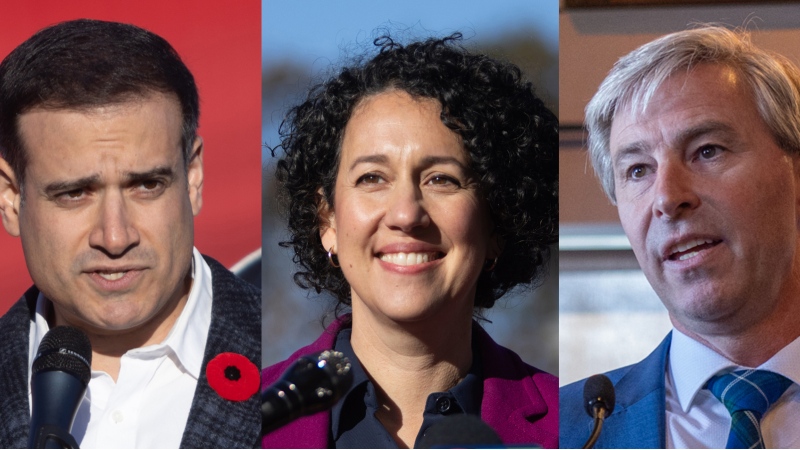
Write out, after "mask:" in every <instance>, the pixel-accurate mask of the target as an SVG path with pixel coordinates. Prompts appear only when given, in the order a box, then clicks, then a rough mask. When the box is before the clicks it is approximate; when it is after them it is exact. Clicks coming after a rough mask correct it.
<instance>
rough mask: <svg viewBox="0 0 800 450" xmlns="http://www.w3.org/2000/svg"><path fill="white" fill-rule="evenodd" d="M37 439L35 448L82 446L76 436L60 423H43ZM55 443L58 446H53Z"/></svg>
mask: <svg viewBox="0 0 800 450" xmlns="http://www.w3.org/2000/svg"><path fill="white" fill-rule="evenodd" d="M35 439H36V440H35V442H36V445H35V446H34V447H33V448H77V449H79V448H80V447H78V443H77V442H76V441H75V438H74V437H73V436H72V435H71V434H69V433H68V432H67V431H66V430H64V428H62V427H60V426H58V425H50V424H47V425H42V426H41V427H39V431H38V432H37V433H36V436H35ZM54 444H56V445H57V446H53V445H54Z"/></svg>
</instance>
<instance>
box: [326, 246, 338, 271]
mask: <svg viewBox="0 0 800 450" xmlns="http://www.w3.org/2000/svg"><path fill="white" fill-rule="evenodd" d="M334 256H336V255H335V254H334V253H333V247H331V249H330V250H328V262H329V263H330V265H332V266H333V267H339V263H337V262H335V261H334V260H333V257H334ZM337 259H338V258H337Z"/></svg>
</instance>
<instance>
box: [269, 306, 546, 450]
mask: <svg viewBox="0 0 800 450" xmlns="http://www.w3.org/2000/svg"><path fill="white" fill-rule="evenodd" d="M347 322H349V317H348V316H344V317H342V318H340V319H338V320H336V321H334V322H333V323H332V324H331V325H330V326H329V327H328V329H326V330H325V331H324V332H323V333H322V335H321V336H320V337H319V338H318V339H317V340H316V341H315V342H314V343H313V344H311V345H309V346H307V347H303V348H301V349H300V350H298V351H297V352H295V353H294V354H293V355H292V356H290V357H289V358H288V359H287V360H285V361H283V362H280V363H278V364H275V365H273V366H270V367H268V368H266V369H264V371H263V372H262V373H261V383H262V385H261V388H262V389H264V388H266V387H268V386H269V385H270V384H272V383H273V382H275V381H276V380H277V379H278V378H279V377H280V376H281V375H282V374H283V372H284V371H285V370H286V369H287V368H288V367H289V366H290V365H291V364H292V363H293V362H294V361H295V360H297V359H298V358H300V357H302V356H304V355H308V354H311V353H316V352H319V351H323V350H330V349H332V348H333V346H334V343H335V341H336V335H337V333H338V332H339V330H341V329H342V328H344V327H345V326H346V323H347ZM473 339H474V340H476V343H477V347H476V348H478V349H479V350H478V351H480V360H481V362H482V365H483V367H482V369H481V370H482V373H483V377H484V381H483V399H482V400H481V420H483V421H484V422H486V423H487V424H489V426H491V427H492V428H493V429H494V430H495V432H497V434H498V435H499V436H500V439H502V440H503V442H504V443H506V444H534V443H535V444H538V445H541V446H542V447H544V448H557V447H558V379H557V378H556V377H554V376H553V375H550V374H549V373H546V372H543V371H541V370H539V369H537V368H535V367H533V366H530V365H528V364H526V363H524V362H523V361H522V360H521V359H520V357H519V356H518V355H517V354H516V353H514V352H512V351H511V350H509V349H507V348H505V347H502V346H500V345H498V344H497V343H496V342H494V341H493V340H492V338H491V337H489V335H488V334H487V333H486V331H484V329H483V328H481V327H480V326H479V325H478V324H477V323H474V324H473ZM330 422H331V416H330V412H329V411H323V412H319V413H316V414H313V415H311V416H307V417H302V418H300V419H297V420H295V421H294V422H291V423H289V424H287V425H285V426H283V427H281V428H279V429H277V430H275V431H272V432H270V433H268V434H267V435H266V436H264V437H263V438H262V441H261V445H262V447H263V448H328V447H329V446H330V445H331V443H330V442H329V434H330V427H331V424H330Z"/></svg>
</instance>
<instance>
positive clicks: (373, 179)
mask: <svg viewBox="0 0 800 450" xmlns="http://www.w3.org/2000/svg"><path fill="white" fill-rule="evenodd" d="M382 181H383V178H381V177H380V175H376V174H374V173H368V174H365V175H361V176H360V177H359V178H358V181H356V184H378V183H380V182H382Z"/></svg>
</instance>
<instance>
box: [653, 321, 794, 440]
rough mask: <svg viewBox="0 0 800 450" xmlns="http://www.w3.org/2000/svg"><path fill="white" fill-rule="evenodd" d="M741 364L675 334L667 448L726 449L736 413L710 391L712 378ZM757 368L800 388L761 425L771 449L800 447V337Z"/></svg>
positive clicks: (668, 391) (668, 378) (783, 399)
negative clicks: (707, 386) (785, 379)
mask: <svg viewBox="0 0 800 450" xmlns="http://www.w3.org/2000/svg"><path fill="white" fill-rule="evenodd" d="M725 369H729V370H739V369H749V367H742V366H739V365H737V364H735V363H733V362H731V361H729V360H728V359H727V358H725V357H724V356H722V355H720V354H718V353H717V352H715V351H713V350H711V349H710V348H708V347H706V346H705V345H703V344H701V343H699V342H697V341H695V340H694V339H692V338H690V337H688V336H686V335H685V334H683V333H681V332H680V331H678V330H672V344H671V345H670V349H669V362H668V364H667V373H666V380H665V382H666V383H665V384H666V409H667V436H666V437H667V448H725V444H726V442H727V441H728V432H729V431H730V428H731V415H730V413H729V412H728V409H727V408H725V405H723V404H722V402H720V401H719V400H717V398H716V397H714V394H712V393H711V391H709V390H708V389H704V388H703V386H704V385H705V384H706V381H708V379H709V378H711V377H712V376H714V375H716V374H717V373H718V372H720V371H723V370H725ZM756 369H761V370H769V371H771V372H776V373H779V374H781V375H783V376H785V377H786V378H788V379H790V380H792V381H793V382H794V383H795V384H793V385H791V386H790V387H789V389H787V390H786V392H784V394H783V396H781V398H780V399H778V401H777V402H775V404H774V405H773V406H772V407H771V408H770V409H769V410H768V411H767V413H766V414H765V415H764V417H763V419H762V421H761V430H762V435H763V436H764V443H765V444H766V447H767V448H799V447H800V426H798V423H799V422H798V420H797V418H798V417H800V385H799V384H800V338H797V339H795V340H794V341H793V342H792V343H790V344H789V345H787V346H786V347H784V348H783V349H781V350H780V351H779V352H778V353H776V354H775V355H774V356H773V357H772V358H770V359H769V360H768V361H766V362H765V363H764V364H762V365H760V366H758V367H756Z"/></svg>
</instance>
